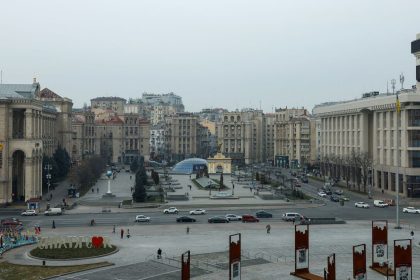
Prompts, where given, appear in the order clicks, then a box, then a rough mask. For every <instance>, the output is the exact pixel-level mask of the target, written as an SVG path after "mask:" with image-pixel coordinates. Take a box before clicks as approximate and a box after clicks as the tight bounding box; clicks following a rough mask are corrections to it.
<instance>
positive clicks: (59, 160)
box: [42, 146, 71, 192]
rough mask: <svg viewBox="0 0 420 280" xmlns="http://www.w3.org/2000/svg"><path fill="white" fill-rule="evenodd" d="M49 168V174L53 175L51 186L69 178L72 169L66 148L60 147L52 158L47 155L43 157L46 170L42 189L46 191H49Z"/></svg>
mask: <svg viewBox="0 0 420 280" xmlns="http://www.w3.org/2000/svg"><path fill="white" fill-rule="evenodd" d="M47 166H49V167H50V170H49V173H50V174H51V180H50V183H51V184H54V183H55V182H58V181H60V180H63V179H64V178H65V177H66V176H67V174H68V173H69V171H70V168H71V159H70V155H69V154H68V152H67V151H66V149H65V148H62V147H61V146H58V147H57V149H56V150H55V152H54V154H53V155H52V157H49V156H46V155H44V156H43V158H42V168H44V170H43V176H42V187H43V190H44V191H46V190H47V189H48V186H47V183H48V179H47V176H46V174H47V173H48V170H47ZM44 191H43V192H44Z"/></svg>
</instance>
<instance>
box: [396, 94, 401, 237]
mask: <svg viewBox="0 0 420 280" xmlns="http://www.w3.org/2000/svg"><path fill="white" fill-rule="evenodd" d="M396 107H397V108H396V109H397V127H396V128H397V172H396V173H397V174H396V175H397V176H396V177H397V185H396V191H397V199H396V200H397V201H396V208H395V209H396V211H397V213H396V214H397V216H396V218H397V225H396V227H395V228H396V229H401V225H400V125H399V119H400V112H401V104H400V100H399V99H398V93H397V103H396Z"/></svg>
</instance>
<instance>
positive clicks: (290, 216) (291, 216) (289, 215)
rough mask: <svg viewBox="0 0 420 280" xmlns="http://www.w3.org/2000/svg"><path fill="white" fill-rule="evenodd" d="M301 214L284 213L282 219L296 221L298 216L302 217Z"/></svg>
mask: <svg viewBox="0 0 420 280" xmlns="http://www.w3.org/2000/svg"><path fill="white" fill-rule="evenodd" d="M300 216H302V215H301V214H299V213H284V214H283V216H282V219H283V220H284V221H287V222H289V221H292V222H294V221H295V220H296V217H300Z"/></svg>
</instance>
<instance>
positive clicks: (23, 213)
mask: <svg viewBox="0 0 420 280" xmlns="http://www.w3.org/2000/svg"><path fill="white" fill-rule="evenodd" d="M20 215H21V216H36V215H38V213H37V212H36V211H35V210H29V209H28V210H25V211H23V212H22V213H20Z"/></svg>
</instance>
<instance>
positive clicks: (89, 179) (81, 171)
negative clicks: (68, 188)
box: [69, 155, 106, 193]
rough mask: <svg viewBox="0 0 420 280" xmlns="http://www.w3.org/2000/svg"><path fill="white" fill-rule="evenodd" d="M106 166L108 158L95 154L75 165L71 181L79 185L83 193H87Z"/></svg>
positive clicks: (70, 176) (70, 177)
mask: <svg viewBox="0 0 420 280" xmlns="http://www.w3.org/2000/svg"><path fill="white" fill-rule="evenodd" d="M105 168H106V159H105V158H103V157H101V156H98V155H95V156H92V157H90V158H88V159H85V160H83V161H82V162H81V163H80V164H79V165H77V166H74V167H73V169H72V171H71V174H70V175H69V180H70V183H72V184H75V185H79V186H80V191H81V193H86V192H87V191H88V190H90V188H91V187H92V186H93V185H94V184H95V183H96V181H97V180H98V179H99V177H100V176H101V174H102V173H103V172H104V170H105Z"/></svg>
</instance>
